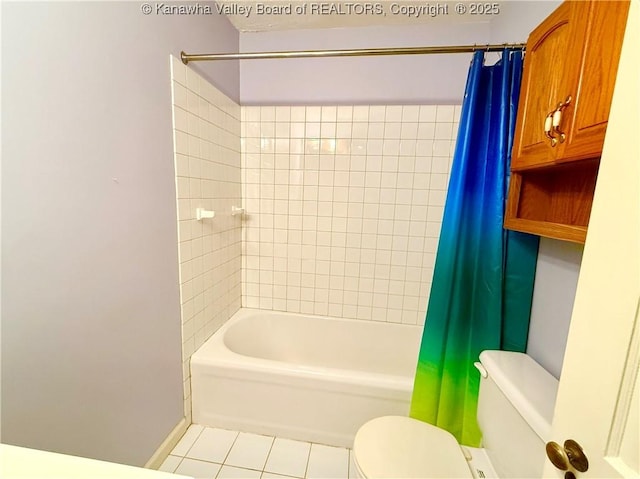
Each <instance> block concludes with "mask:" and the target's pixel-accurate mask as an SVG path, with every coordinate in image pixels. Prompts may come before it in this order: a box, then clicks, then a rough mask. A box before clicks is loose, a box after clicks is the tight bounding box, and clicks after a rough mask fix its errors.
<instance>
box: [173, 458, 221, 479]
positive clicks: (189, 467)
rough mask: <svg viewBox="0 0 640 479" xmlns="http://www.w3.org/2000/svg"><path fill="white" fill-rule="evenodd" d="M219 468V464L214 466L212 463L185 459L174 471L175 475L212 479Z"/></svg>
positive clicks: (196, 478)
mask: <svg viewBox="0 0 640 479" xmlns="http://www.w3.org/2000/svg"><path fill="white" fill-rule="evenodd" d="M221 467H222V466H221V465H220V464H214V463H213V462H206V461H198V460H196V459H189V458H185V459H183V460H182V462H181V463H180V465H179V466H178V468H177V469H176V470H175V473H176V474H184V475H185V476H192V477H195V479H214V478H215V477H216V474H218V471H219V470H220V468H221Z"/></svg>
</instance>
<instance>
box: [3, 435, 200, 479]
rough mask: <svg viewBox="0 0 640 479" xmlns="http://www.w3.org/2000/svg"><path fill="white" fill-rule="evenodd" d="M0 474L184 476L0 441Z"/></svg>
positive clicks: (68, 477)
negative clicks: (11, 444)
mask: <svg viewBox="0 0 640 479" xmlns="http://www.w3.org/2000/svg"><path fill="white" fill-rule="evenodd" d="M0 477H1V478H2V479H5V478H6V479H9V478H26V477H30V478H41V479H45V478H46V479H48V478H60V479H62V478H64V479H75V478H78V479H79V478H83V479H86V478H118V479H129V478H131V479H133V478H136V479H137V478H140V479H179V478H183V479H187V477H188V476H179V475H176V474H171V473H169V472H162V471H154V470H152V469H144V468H141V467H134V466H125V465H123V464H116V463H113V462H105V461H98V460H95V459H87V458H85V457H76V456H67V455H65V454H57V453H54V452H48V451H39V450H37V449H27V448H24V447H17V446H10V445H8V444H0ZM191 479H193V478H191Z"/></svg>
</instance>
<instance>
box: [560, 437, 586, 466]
mask: <svg viewBox="0 0 640 479" xmlns="http://www.w3.org/2000/svg"><path fill="white" fill-rule="evenodd" d="M564 450H565V451H566V453H567V457H568V458H569V463H570V464H571V465H572V466H573V467H574V468H575V470H576V471H579V472H587V469H589V459H587V456H586V455H585V453H584V451H583V450H582V446H580V444H578V443H577V442H576V441H574V440H573V439H567V440H566V441H564Z"/></svg>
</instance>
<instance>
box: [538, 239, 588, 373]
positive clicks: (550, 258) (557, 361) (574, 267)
mask: <svg viewBox="0 0 640 479" xmlns="http://www.w3.org/2000/svg"><path fill="white" fill-rule="evenodd" d="M583 249H584V246H583V245H578V244H575V243H569V242H566V241H557V240H552V239H548V238H541V239H540V248H539V250H538V266H537V270H536V281H535V285H534V290H533V304H532V306H531V323H530V325H529V342H528V344H527V353H528V354H529V355H530V356H531V357H532V358H533V359H535V360H536V361H537V362H538V363H539V364H541V365H542V366H543V367H544V368H545V369H547V371H549V372H550V373H551V374H553V375H554V376H555V377H556V378H559V377H560V372H561V370H562V361H563V359H564V350H565V346H566V344H567V335H568V334H569V323H570V322H571V312H572V310H573V300H574V299H575V295H576V288H577V286H578V274H579V273H580V263H581V261H582V252H583Z"/></svg>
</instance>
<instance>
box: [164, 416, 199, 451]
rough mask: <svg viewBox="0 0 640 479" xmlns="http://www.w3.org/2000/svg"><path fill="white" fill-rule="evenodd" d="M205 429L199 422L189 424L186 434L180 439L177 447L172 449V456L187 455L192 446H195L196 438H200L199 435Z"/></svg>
mask: <svg viewBox="0 0 640 479" xmlns="http://www.w3.org/2000/svg"><path fill="white" fill-rule="evenodd" d="M203 429H204V427H202V426H200V425H198V424H192V425H191V426H189V429H187V432H185V433H184V436H182V439H180V441H178V444H176V447H174V448H173V451H171V453H170V454H171V455H172V456H185V455H186V454H187V451H189V449H190V448H191V446H193V443H194V442H196V439H198V436H199V435H200V433H201V432H202V431H203Z"/></svg>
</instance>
